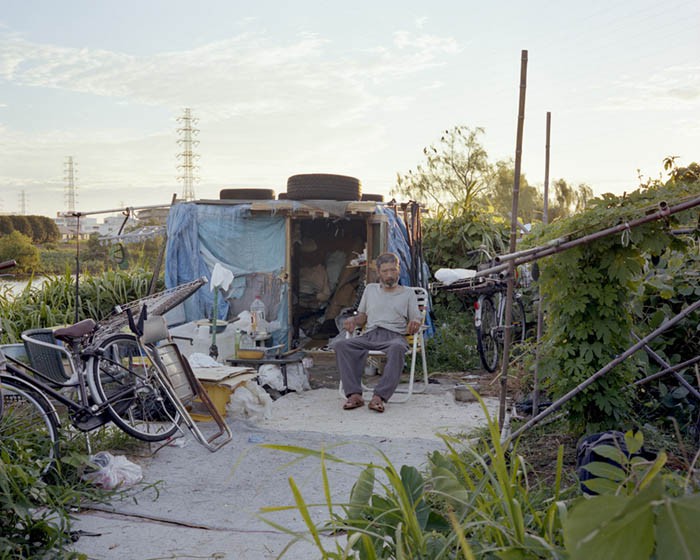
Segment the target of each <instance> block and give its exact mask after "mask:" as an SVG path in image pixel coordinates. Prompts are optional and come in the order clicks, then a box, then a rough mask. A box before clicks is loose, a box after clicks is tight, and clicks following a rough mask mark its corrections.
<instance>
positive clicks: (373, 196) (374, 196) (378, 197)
mask: <svg viewBox="0 0 700 560" xmlns="http://www.w3.org/2000/svg"><path fill="white" fill-rule="evenodd" d="M362 200H371V201H375V202H384V195H383V194H372V193H366V194H365V193H363V194H362Z"/></svg>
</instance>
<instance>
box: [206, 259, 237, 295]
mask: <svg viewBox="0 0 700 560" xmlns="http://www.w3.org/2000/svg"><path fill="white" fill-rule="evenodd" d="M231 282H233V272H231V271H230V270H229V269H228V268H226V267H225V266H223V265H222V264H221V263H216V264H215V265H214V270H212V271H211V281H210V283H209V289H210V290H211V291H212V292H213V291H214V289H215V288H221V289H222V290H223V291H224V292H225V291H226V290H228V287H229V286H230V285H231Z"/></svg>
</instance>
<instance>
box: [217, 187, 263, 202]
mask: <svg viewBox="0 0 700 560" xmlns="http://www.w3.org/2000/svg"><path fill="white" fill-rule="evenodd" d="M219 200H275V191H274V190H272V189H221V190H220V191H219Z"/></svg>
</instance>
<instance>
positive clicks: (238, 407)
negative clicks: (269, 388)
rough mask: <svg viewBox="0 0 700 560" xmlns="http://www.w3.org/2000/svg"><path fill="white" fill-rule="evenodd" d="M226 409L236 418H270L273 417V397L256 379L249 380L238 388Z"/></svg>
mask: <svg viewBox="0 0 700 560" xmlns="http://www.w3.org/2000/svg"><path fill="white" fill-rule="evenodd" d="M226 410H227V412H228V413H229V414H230V415H231V416H233V417H234V418H243V419H247V420H262V419H268V418H271V417H272V397H270V395H268V394H267V393H266V392H265V389H263V388H262V387H260V385H258V384H257V383H256V382H255V381H248V382H247V383H244V384H242V385H239V386H238V387H237V388H236V390H235V391H234V392H233V395H231V399H230V400H229V403H228V405H227V406H226Z"/></svg>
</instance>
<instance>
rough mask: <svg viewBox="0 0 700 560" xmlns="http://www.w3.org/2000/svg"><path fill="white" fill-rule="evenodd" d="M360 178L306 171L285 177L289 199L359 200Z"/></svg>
mask: <svg viewBox="0 0 700 560" xmlns="http://www.w3.org/2000/svg"><path fill="white" fill-rule="evenodd" d="M361 192H362V188H361V184H360V180H359V179H357V178H355V177H347V176H346V175H331V174H328V173H306V174H302V175H292V176H291V177H289V179H287V198H288V199H290V200H360V195H361Z"/></svg>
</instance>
